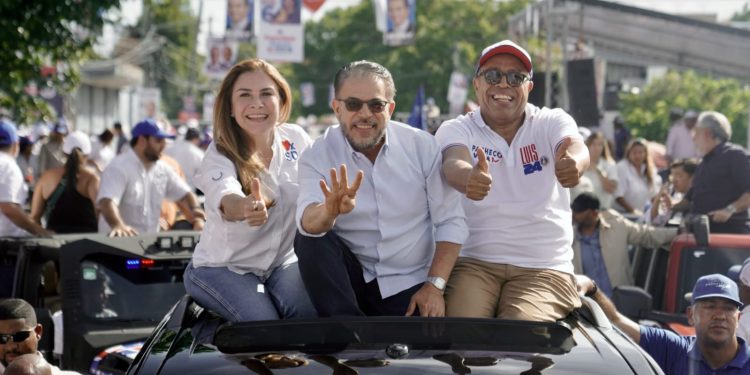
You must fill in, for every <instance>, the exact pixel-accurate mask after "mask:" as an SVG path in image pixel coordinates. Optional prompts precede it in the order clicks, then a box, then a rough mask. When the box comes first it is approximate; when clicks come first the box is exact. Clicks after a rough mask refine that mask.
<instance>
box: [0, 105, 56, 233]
mask: <svg viewBox="0 0 750 375" xmlns="http://www.w3.org/2000/svg"><path fill="white" fill-rule="evenodd" d="M18 149H19V138H18V133H17V132H16V126H15V125H14V124H13V123H12V122H10V121H8V120H5V119H0V176H2V179H3V183H2V184H0V237H4V236H15V237H22V236H28V235H29V233H31V234H33V235H37V236H45V235H49V234H50V232H48V231H47V230H45V229H44V228H42V226H41V225H39V224H37V223H35V222H34V220H32V219H31V216H30V215H29V214H27V213H26V211H24V209H23V205H24V203H25V202H26V198H27V197H28V193H29V192H28V187H27V186H26V183H25V182H24V180H23V173H22V172H21V168H20V167H19V166H18V163H16V156H17V155H18Z"/></svg>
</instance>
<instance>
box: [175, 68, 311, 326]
mask: <svg viewBox="0 0 750 375" xmlns="http://www.w3.org/2000/svg"><path fill="white" fill-rule="evenodd" d="M291 108H292V95H291V90H290V89H289V84H288V83H287V82H286V80H285V79H284V77H282V76H281V74H280V73H279V71H278V70H276V68H275V67H274V66H273V65H271V64H269V63H267V62H265V61H263V60H260V59H249V60H245V61H242V62H240V63H238V64H237V65H235V66H234V67H232V69H231V70H230V71H229V73H227V75H226V77H225V78H224V81H223V82H222V84H221V86H220V88H219V92H218V93H217V95H216V101H215V104H214V124H213V125H214V138H213V139H214V141H213V143H211V145H210V146H209V147H208V150H206V155H205V157H204V158H203V162H202V163H201V166H200V168H199V169H198V173H196V175H195V179H194V181H195V185H196V187H198V188H199V189H201V191H203V193H204V194H205V197H206V203H205V206H206V207H205V208H206V216H207V220H206V226H205V228H204V230H203V233H202V234H201V239H200V242H198V244H197V245H196V247H195V252H194V254H193V260H192V262H191V263H190V264H189V265H188V267H187V269H186V270H185V277H184V283H185V290H186V291H187V292H188V294H190V295H191V296H192V297H193V298H194V299H195V300H196V301H197V302H198V303H199V304H200V305H202V306H203V307H205V308H208V309H210V310H213V311H215V312H216V313H218V314H219V315H221V316H223V317H224V318H225V319H227V320H229V321H234V322H236V321H249V320H269V319H279V318H304V317H313V316H315V315H316V313H315V309H314V307H313V305H312V302H311V301H310V298H309V297H308V295H307V291H306V290H305V286H304V284H303V283H302V278H301V276H300V273H299V268H298V267H297V257H296V256H295V254H294V249H293V240H294V234H295V233H296V226H295V223H294V216H295V212H296V209H297V196H298V195H299V184H298V180H297V159H298V158H299V155H300V154H301V153H302V152H303V151H304V150H305V149H307V147H308V146H310V145H311V144H312V140H311V139H310V137H309V136H308V135H307V133H305V131H304V130H303V129H302V128H301V127H299V126H298V125H295V124H288V123H286V121H287V119H288V118H289V114H290V112H291Z"/></svg>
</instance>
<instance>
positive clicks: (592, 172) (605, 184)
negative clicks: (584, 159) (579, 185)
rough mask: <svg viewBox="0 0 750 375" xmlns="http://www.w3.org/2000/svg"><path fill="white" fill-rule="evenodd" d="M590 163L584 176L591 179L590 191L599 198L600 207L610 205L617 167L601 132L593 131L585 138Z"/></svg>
mask: <svg viewBox="0 0 750 375" xmlns="http://www.w3.org/2000/svg"><path fill="white" fill-rule="evenodd" d="M586 145H587V146H588V148H589V155H590V157H591V163H590V164H589V168H588V169H587V170H586V172H584V174H583V175H584V176H585V177H587V178H588V179H589V181H591V186H592V193H594V194H596V196H597V197H598V198H599V204H600V208H601V209H607V208H610V207H611V206H612V201H613V199H614V197H613V195H612V194H614V192H615V190H616V189H617V180H618V179H617V167H616V165H615V160H614V159H613V158H612V153H611V152H610V151H609V145H608V144H607V138H605V137H604V133H602V132H594V133H592V134H591V135H590V136H589V137H588V138H586Z"/></svg>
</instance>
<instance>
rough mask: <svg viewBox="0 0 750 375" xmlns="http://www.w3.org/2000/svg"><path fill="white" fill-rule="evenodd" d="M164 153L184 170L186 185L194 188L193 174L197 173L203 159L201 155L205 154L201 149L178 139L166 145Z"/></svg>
mask: <svg viewBox="0 0 750 375" xmlns="http://www.w3.org/2000/svg"><path fill="white" fill-rule="evenodd" d="M164 153H165V154H167V155H169V156H171V157H173V158H174V159H175V160H176V161H177V163H179V164H180V167H182V171H183V172H185V178H186V179H187V183H188V185H190V188H191V189H195V174H196V173H198V168H199V167H200V166H201V161H203V155H204V154H205V153H204V152H203V150H201V149H200V148H199V147H198V146H196V145H195V144H193V143H191V142H189V141H185V140H179V141H176V142H175V143H173V144H171V145H169V146H167V149H166V150H165V151H164Z"/></svg>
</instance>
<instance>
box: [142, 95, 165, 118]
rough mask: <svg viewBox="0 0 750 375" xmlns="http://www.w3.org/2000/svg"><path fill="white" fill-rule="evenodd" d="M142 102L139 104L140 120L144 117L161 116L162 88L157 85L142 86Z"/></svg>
mask: <svg viewBox="0 0 750 375" xmlns="http://www.w3.org/2000/svg"><path fill="white" fill-rule="evenodd" d="M138 97H139V98H140V104H139V105H138V109H139V111H138V121H141V120H144V119H147V118H148V119H153V120H156V119H157V117H158V116H159V110H160V103H161V90H160V89H158V88H156V87H142V88H140V89H139V91H138Z"/></svg>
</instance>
